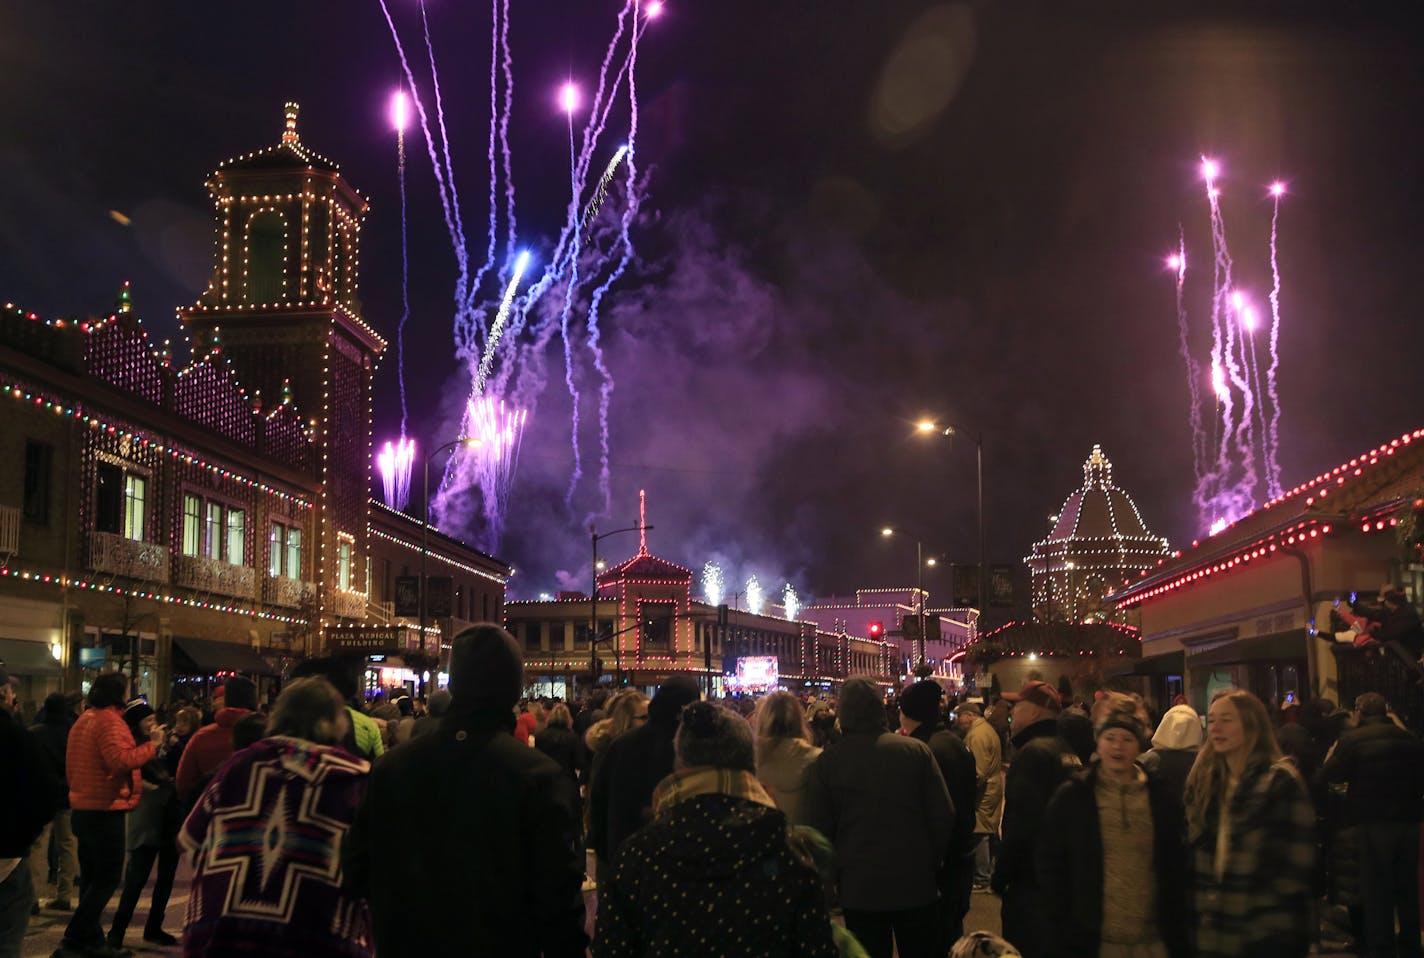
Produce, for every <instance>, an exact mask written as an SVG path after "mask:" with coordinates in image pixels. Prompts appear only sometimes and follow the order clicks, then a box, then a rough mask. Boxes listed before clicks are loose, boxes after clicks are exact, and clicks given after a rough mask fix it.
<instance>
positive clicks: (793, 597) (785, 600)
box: [781, 582, 801, 622]
mask: <svg viewBox="0 0 1424 958" xmlns="http://www.w3.org/2000/svg"><path fill="white" fill-rule="evenodd" d="M781 607H782V608H783V609H784V610H785V611H786V619H787V621H788V622H795V621H796V616H797V615H799V614H800V613H801V597H800V596H799V595H797V594H796V589H795V588H794V587H793V586H792V585H791V583H790V582H788V583H786V588H784V589H782V590H781Z"/></svg>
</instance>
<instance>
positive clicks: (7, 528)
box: [0, 506, 20, 556]
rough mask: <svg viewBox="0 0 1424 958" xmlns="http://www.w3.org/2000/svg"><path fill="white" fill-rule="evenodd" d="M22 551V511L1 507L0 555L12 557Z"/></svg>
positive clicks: (11, 507)
mask: <svg viewBox="0 0 1424 958" xmlns="http://www.w3.org/2000/svg"><path fill="white" fill-rule="evenodd" d="M19 551H20V510H19V509H17V508H15V507H14V506H0V555H6V556H12V555H14V554H15V553H17V552H19Z"/></svg>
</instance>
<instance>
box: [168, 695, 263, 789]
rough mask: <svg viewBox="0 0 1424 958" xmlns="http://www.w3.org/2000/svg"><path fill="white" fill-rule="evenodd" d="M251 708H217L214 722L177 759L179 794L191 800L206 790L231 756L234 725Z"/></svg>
mask: <svg viewBox="0 0 1424 958" xmlns="http://www.w3.org/2000/svg"><path fill="white" fill-rule="evenodd" d="M251 711H252V710H251V709H233V708H222V709H218V713H217V715H215V716H214V717H213V724H212V725H204V726H203V727H202V728H200V729H198V730H197V731H196V732H194V733H193V737H192V738H190V739H188V744H187V745H186V746H185V747H184V748H183V757H182V758H181V759H179V760H178V774H177V775H176V776H175V777H174V779H173V783H174V785H175V786H176V787H177V789H178V797H179V798H182V799H185V800H187V799H192V798H194V797H196V796H197V794H198V793H199V792H201V791H202V790H203V786H205V785H207V784H208V780H209V779H211V778H212V777H213V774H214V773H215V772H217V770H218V769H220V768H222V767H223V763H224V762H226V761H227V760H228V759H230V758H232V727H233V726H234V725H236V724H237V720H238V719H240V718H242V717H243V716H244V715H248V714H250V713H251Z"/></svg>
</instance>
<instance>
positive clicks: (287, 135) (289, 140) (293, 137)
mask: <svg viewBox="0 0 1424 958" xmlns="http://www.w3.org/2000/svg"><path fill="white" fill-rule="evenodd" d="M284 109H285V111H286V116H287V125H286V128H285V129H284V130H283V131H282V142H283V143H285V144H288V145H290V146H296V145H297V144H298V143H299V142H300V140H299V139H298V137H297V112H298V111H299V110H301V106H300V105H298V104H297V103H296V102H295V101H293V100H288V101H287V105H286V107H285V108H284Z"/></svg>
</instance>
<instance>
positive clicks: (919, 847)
mask: <svg viewBox="0 0 1424 958" xmlns="http://www.w3.org/2000/svg"><path fill="white" fill-rule="evenodd" d="M840 721H841V730H842V731H843V732H844V733H845V737H844V738H843V739H842V740H841V741H840V742H839V743H837V744H836V745H834V746H833V747H831V748H828V749H826V750H825V751H824V752H822V753H821V754H820V755H818V756H817V757H816V760H815V761H814V762H812V763H811V767H810V769H809V771H808V772H807V774H806V811H807V819H808V823H809V824H810V826H811V827H812V828H814V829H816V830H817V831H819V832H821V833H822V834H823V835H825V836H826V837H827V838H829V839H830V840H831V842H832V844H833V845H834V846H835V850H836V859H837V868H838V870H839V875H838V878H839V881H840V892H841V904H842V906H843V909H844V912H845V923H846V927H847V928H849V929H850V930H851V933H852V934H854V935H855V936H856V938H858V939H859V940H860V943H861V944H862V945H864V946H865V950H866V951H868V952H869V953H870V954H871V956H872V958H890V956H891V954H892V952H895V953H898V954H899V956H900V958H928V956H932V955H933V956H942V955H943V954H944V951H945V947H944V934H943V930H942V925H941V922H940V910H939V885H938V883H937V882H936V876H937V875H938V873H939V867H940V865H941V863H942V862H943V861H944V856H945V852H946V850H947V849H948V848H949V844H950V840H951V839H952V837H953V836H954V819H955V816H954V802H953V801H951V799H950V797H949V791H948V790H947V789H946V788H945V784H944V776H942V775H941V774H940V771H939V766H938V765H936V764H935V759H934V755H933V753H931V752H930V750H929V747H928V746H927V745H925V743H924V742H921V741H918V740H917V739H913V738H911V737H909V736H908V735H893V734H891V733H890V732H887V731H886V729H885V704H884V701H883V699H882V697H881V693H880V689H879V688H878V687H877V686H876V685H875V683H874V682H872V681H871V680H870V679H867V678H863V677H857V678H852V679H847V680H846V683H845V685H844V687H843V688H842V689H841V699H840ZM892 939H893V944H892Z"/></svg>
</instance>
